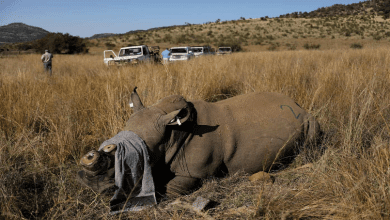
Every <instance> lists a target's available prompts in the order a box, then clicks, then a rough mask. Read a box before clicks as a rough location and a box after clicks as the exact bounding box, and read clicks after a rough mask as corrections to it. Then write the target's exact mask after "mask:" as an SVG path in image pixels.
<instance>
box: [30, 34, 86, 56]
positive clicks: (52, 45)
mask: <svg viewBox="0 0 390 220" xmlns="http://www.w3.org/2000/svg"><path fill="white" fill-rule="evenodd" d="M32 47H33V48H34V49H35V50H37V51H44V50H45V49H49V50H50V52H51V53H66V54H75V53H88V48H87V46H86V45H85V43H84V40H83V39H82V38H80V37H77V36H72V35H70V34H68V33H66V34H62V33H49V34H47V35H46V36H45V37H44V38H41V39H39V40H37V41H35V43H34V44H33V46H32Z"/></svg>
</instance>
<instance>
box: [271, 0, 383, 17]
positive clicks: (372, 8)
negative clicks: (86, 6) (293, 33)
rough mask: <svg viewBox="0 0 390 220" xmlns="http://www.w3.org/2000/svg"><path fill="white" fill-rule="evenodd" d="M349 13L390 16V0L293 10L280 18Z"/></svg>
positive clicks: (371, 0) (346, 14) (372, 0)
mask: <svg viewBox="0 0 390 220" xmlns="http://www.w3.org/2000/svg"><path fill="white" fill-rule="evenodd" d="M348 15H372V16H375V15H377V16H383V17H384V18H386V19H387V18H389V16H390V0H367V1H362V2H359V3H353V4H349V5H343V4H335V5H332V6H330V7H322V8H319V9H317V10H314V11H311V12H293V13H288V14H284V15H280V16H279V18H319V17H331V16H348Z"/></svg>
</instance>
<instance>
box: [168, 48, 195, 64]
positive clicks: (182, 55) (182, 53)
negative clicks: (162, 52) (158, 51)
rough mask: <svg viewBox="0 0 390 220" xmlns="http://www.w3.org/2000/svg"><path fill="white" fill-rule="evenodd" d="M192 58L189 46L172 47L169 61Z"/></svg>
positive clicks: (192, 54)
mask: <svg viewBox="0 0 390 220" xmlns="http://www.w3.org/2000/svg"><path fill="white" fill-rule="evenodd" d="M192 58H194V53H193V52H192V48H191V47H172V48H171V55H170V56H169V61H179V60H190V59H192Z"/></svg>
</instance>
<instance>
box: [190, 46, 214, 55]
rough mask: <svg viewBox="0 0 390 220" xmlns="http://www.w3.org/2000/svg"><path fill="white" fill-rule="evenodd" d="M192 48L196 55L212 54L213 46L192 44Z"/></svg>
mask: <svg viewBox="0 0 390 220" xmlns="http://www.w3.org/2000/svg"><path fill="white" fill-rule="evenodd" d="M191 49H192V52H193V53H194V56H195V57H199V56H204V55H211V54H212V50H211V47H209V46H191Z"/></svg>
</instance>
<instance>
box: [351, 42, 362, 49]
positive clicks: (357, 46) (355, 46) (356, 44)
mask: <svg viewBox="0 0 390 220" xmlns="http://www.w3.org/2000/svg"><path fill="white" fill-rule="evenodd" d="M351 48H352V49H362V48H363V45H362V44H360V43H353V44H351Z"/></svg>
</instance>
